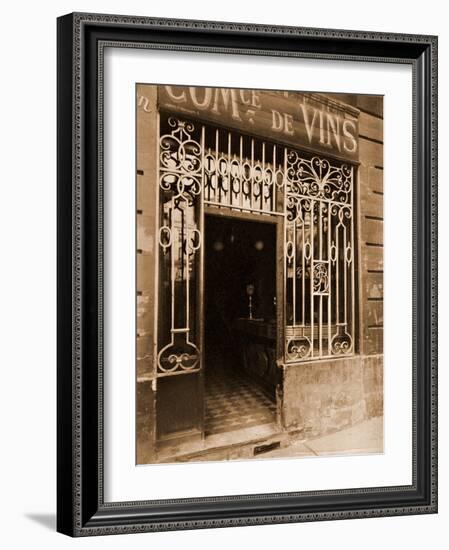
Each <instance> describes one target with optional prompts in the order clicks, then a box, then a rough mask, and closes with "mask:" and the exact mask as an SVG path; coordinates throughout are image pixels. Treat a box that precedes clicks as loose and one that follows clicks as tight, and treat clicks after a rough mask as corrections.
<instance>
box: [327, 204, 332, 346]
mask: <svg viewBox="0 0 449 550" xmlns="http://www.w3.org/2000/svg"><path fill="white" fill-rule="evenodd" d="M331 208H332V206H331V203H329V204H328V209H327V261H328V266H329V267H328V270H329V279H328V283H329V294H328V296H327V354H328V355H330V354H331V315H332V307H331V305H332V258H331V229H332V228H331V220H332V218H331Z"/></svg>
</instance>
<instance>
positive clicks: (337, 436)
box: [261, 416, 383, 458]
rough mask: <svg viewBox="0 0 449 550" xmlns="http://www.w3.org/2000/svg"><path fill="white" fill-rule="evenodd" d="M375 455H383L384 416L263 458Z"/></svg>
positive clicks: (296, 444)
mask: <svg viewBox="0 0 449 550" xmlns="http://www.w3.org/2000/svg"><path fill="white" fill-rule="evenodd" d="M375 453H383V416H380V417H376V418H370V419H369V420H365V421H363V422H360V423H359V424H356V425H355V426H351V427H350V428H345V429H343V430H340V431H339V432H336V433H332V434H328V435H324V436H321V437H317V438H315V439H309V440H306V441H301V442H298V443H293V444H291V445H289V446H288V447H284V448H281V449H276V450H274V451H271V452H268V453H264V454H263V458H275V457H296V458H298V457H301V456H338V455H362V454H375ZM261 458H262V456H261Z"/></svg>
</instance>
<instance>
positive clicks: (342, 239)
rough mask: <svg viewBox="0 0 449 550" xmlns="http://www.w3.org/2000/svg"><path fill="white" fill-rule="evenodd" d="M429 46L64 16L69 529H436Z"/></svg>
mask: <svg viewBox="0 0 449 550" xmlns="http://www.w3.org/2000/svg"><path fill="white" fill-rule="evenodd" d="M436 67H437V38H436V37H433V36H421V35H413V36H410V35H400V34H382V33H367V32H360V31H357V32H356V31H340V30H338V31H336V30H328V29H310V28H293V27H271V26H261V25H248V24H238V23H217V22H204V21H181V20H169V19H166V20H161V19H152V18H147V17H127V16H112V15H95V14H70V15H67V16H64V17H61V18H59V19H58V530H59V531H60V532H63V533H66V534H69V535H72V536H87V535H99V534H115V533H130V532H142V531H158V530H173V529H195V528H205V527H224V526H236V525H256V524H263V523H284V522H301V521H312V520H328V519H338V518H362V517H372V516H381V515H399V514H418V513H434V512H436V511H437V486H436V480H437V408H436V405H437V396H436V391H437V371H436V369H437V365H436V357H437V350H436V346H437V341H436V334H437V327H436V324H437V318H436V312H437V303H436V290H437V281H436V257H437V256H436V248H437V235H436V195H437V180H436V177H437V173H436V158H437V137H436V112H437V69H436Z"/></svg>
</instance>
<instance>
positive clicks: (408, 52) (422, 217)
mask: <svg viewBox="0 0 449 550" xmlns="http://www.w3.org/2000/svg"><path fill="white" fill-rule="evenodd" d="M105 44H109V45H110V44H114V46H116V47H123V48H126V47H135V48H159V49H167V50H171V49H177V50H181V51H186V52H189V51H202V52H222V53H228V54H233V53H234V54H235V53H246V54H251V55H254V56H266V55H270V56H292V57H305V58H315V59H329V60H331V59H332V60H333V59H337V60H349V61H363V62H367V63H368V62H372V61H376V62H379V63H404V64H408V65H411V67H412V70H413V90H412V92H413V159H411V162H412V165H413V166H412V170H413V199H414V200H413V241H414V242H413V315H414V318H413V350H412V356H413V366H412V368H413V384H412V386H413V395H412V396H411V398H412V400H413V435H412V440H413V467H412V469H413V474H412V477H413V482H412V484H411V485H410V486H408V485H407V486H389V487H372V488H361V489H347V490H327V491H313V492H302V493H293V492H291V493H280V494H277V493H265V494H257V495H235V496H227V497H216V496H213V495H210V496H207V497H204V498H182V495H181V496H180V498H179V499H171V500H164V501H161V500H154V499H153V498H152V495H151V494H148V499H147V500H145V501H138V502H114V503H111V502H105V501H104V480H103V452H104V448H103V421H104V411H103V332H102V329H103V317H102V315H103V276H104V273H103V263H102V262H103V248H102V246H103V224H102V220H103V218H102V216H103V171H102V168H103V156H102V154H103V149H102V142H103V120H102V109H101V106H102V100H103V96H102V92H103V54H104V45H105ZM57 63H58V65H57V72H58V105H57V109H58V127H57V128H58V204H57V208H58V227H57V229H58V262H57V263H58V290H57V292H58V388H57V389H58V426H57V432H58V446H57V447H58V471H57V476H58V495H57V499H58V502H57V529H58V531H59V532H62V533H65V534H67V535H71V536H89V535H103V534H118V533H132V532H145V531H163V530H178V529H200V528H211V527H226V526H239V525H259V524H267V523H287V522H302V521H318V520H330V519H343V518H364V517H374V516H394V515H405V514H422V513H436V512H437V38H436V37H434V36H424V35H404V34H384V33H373V32H362V31H343V30H330V29H313V28H295V27H276V26H264V25H249V24H239V23H219V22H207V21H193V20H192V21H186V20H174V19H153V18H148V17H132V16H130V17H128V16H114V15H100V14H98V15H95V14H83V13H75V14H69V15H66V16H63V17H60V18H59V19H58V61H57Z"/></svg>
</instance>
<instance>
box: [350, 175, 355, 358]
mask: <svg viewBox="0 0 449 550" xmlns="http://www.w3.org/2000/svg"><path fill="white" fill-rule="evenodd" d="M354 216H355V212H354V168H353V167H351V333H352V334H351V338H352V346H353V347H352V352H354V343H355V280H354V279H355V274H354V263H355V262H354V252H355V246H354Z"/></svg>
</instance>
